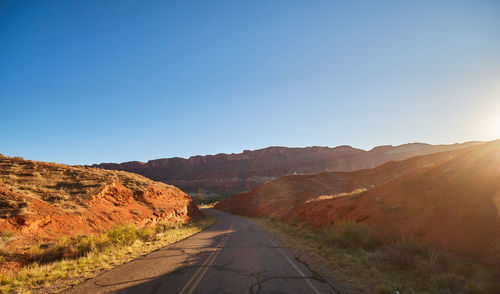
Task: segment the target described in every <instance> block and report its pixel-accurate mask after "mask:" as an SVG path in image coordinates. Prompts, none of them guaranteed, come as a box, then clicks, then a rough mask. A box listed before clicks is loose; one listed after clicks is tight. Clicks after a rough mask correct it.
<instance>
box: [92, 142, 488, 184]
mask: <svg viewBox="0 0 500 294" xmlns="http://www.w3.org/2000/svg"><path fill="white" fill-rule="evenodd" d="M475 144H478V142H469V143H464V144H454V145H428V144H420V143H413V144H406V145H401V146H380V147H376V148H374V149H372V150H370V151H364V150H361V149H356V148H352V147H350V146H339V147H335V148H328V147H307V148H286V147H269V148H265V149H260V150H255V151H248V150H245V151H244V152H243V153H238V154H234V153H233V154H217V155H207V156H193V157H190V158H189V159H184V158H165V159H156V160H150V161H148V162H147V163H143V162H138V161H131V162H124V163H120V164H116V163H101V164H98V165H93V167H99V168H103V169H110V170H124V171H128V172H133V173H137V174H141V175H144V176H146V177H148V178H150V179H153V180H156V181H161V182H164V183H168V184H172V185H175V186H177V187H179V188H181V189H182V190H184V191H186V192H198V191H204V192H208V193H217V194H236V193H240V192H244V191H249V190H251V189H253V188H255V187H257V186H259V185H261V184H263V183H266V182H268V181H271V180H273V179H276V178H280V177H282V176H285V175H290V174H295V173H297V174H314V173H320V172H324V171H354V170H359V169H365V168H373V167H376V166H378V165H380V164H382V163H385V162H387V161H391V160H404V159H407V158H410V157H413V156H417V155H425V154H430V153H435V152H441V151H448V150H454V149H460V148H464V147H467V146H472V145H475Z"/></svg>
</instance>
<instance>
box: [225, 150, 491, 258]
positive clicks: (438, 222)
mask: <svg viewBox="0 0 500 294" xmlns="http://www.w3.org/2000/svg"><path fill="white" fill-rule="evenodd" d="M359 188H364V189H366V190H365V191H363V192H360V193H353V194H352V195H349V194H347V195H338V193H342V192H352V191H353V190H355V189H359ZM336 194H337V195H336ZM321 195H330V196H329V197H319V196H321ZM322 198H331V199H323V200H322ZM217 207H218V208H220V209H223V210H227V211H231V212H234V213H241V214H245V215H265V214H269V213H278V214H281V215H282V216H284V217H285V218H286V219H298V220H300V221H303V222H306V223H310V224H313V225H315V226H327V225H329V224H332V223H333V222H335V221H337V220H345V219H349V220H354V221H358V222H363V223H366V224H369V225H371V226H373V227H374V228H376V229H377V230H379V231H381V232H383V233H386V234H394V235H411V236H413V237H415V238H417V239H419V240H420V241H422V242H424V243H426V244H429V245H432V246H436V247H438V248H442V249H445V250H449V251H451V252H454V253H458V254H466V255H471V256H476V257H480V258H483V259H488V258H490V257H491V256H492V254H494V251H495V250H498V249H499V248H500V141H495V142H491V143H487V144H485V145H482V146H475V147H470V148H467V149H462V150H456V151H449V152H443V153H437V154H432V155H426V156H420V157H415V158H411V159H409V160H405V161H401V162H391V163H388V164H384V165H382V166H380V167H378V168H375V169H370V170H362V171H356V172H348V173H323V174H318V175H312V176H300V177H285V178H282V179H279V180H277V181H274V182H271V183H269V184H266V185H263V186H261V187H259V188H257V189H255V190H253V191H251V192H250V193H245V194H241V195H238V196H236V197H234V198H231V199H228V200H227V201H224V202H222V203H221V204H219V205H218V206H217ZM495 248H496V249H495ZM497 254H498V251H497Z"/></svg>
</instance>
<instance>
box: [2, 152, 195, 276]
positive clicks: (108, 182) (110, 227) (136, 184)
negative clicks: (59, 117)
mask: <svg viewBox="0 0 500 294" xmlns="http://www.w3.org/2000/svg"><path fill="white" fill-rule="evenodd" d="M198 216H200V211H199V210H198V208H197V207H196V205H195V204H194V203H193V201H192V199H191V198H190V197H189V196H188V195H187V194H185V193H184V192H182V191H181V190H179V189H177V188H176V187H174V186H170V185H167V184H164V183H159V182H154V181H152V180H150V179H147V178H145V177H143V176H140V175H136V174H131V173H127V172H121V171H107V170H101V169H98V168H88V167H82V166H69V165H63V164H56V163H47V162H39V161H32V160H24V159H22V158H18V157H14V158H10V157H5V156H0V273H4V274H8V275H15V277H18V278H20V279H21V280H23V279H25V278H23V273H26V271H27V270H28V269H27V268H26V266H29V267H30V268H31V267H34V266H35V265H36V266H35V267H37V268H40V267H44V268H45V267H46V266H48V265H49V264H52V263H53V262H56V261H59V260H62V261H60V262H61V264H63V265H64V264H66V263H67V262H68V261H67V260H77V259H79V258H87V259H88V258H89V256H94V255H96V252H101V249H102V250H109V248H116V247H120V248H121V247H123V246H127V247H130V246H132V247H133V244H136V243H137V241H141V242H147V241H148V240H147V238H152V237H151V236H153V235H151V234H155V235H154V238H153V239H157V236H160V235H161V234H160V233H161V232H159V230H160V228H161V227H162V226H165V224H166V222H167V223H178V224H179V226H180V225H182V224H183V223H186V222H189V221H192V220H194V219H196V218H197V217H198ZM121 224H127V225H126V226H125V227H123V226H122V227H117V226H118V225H121ZM152 228H154V229H152ZM174 231H175V230H174ZM174 231H172V232H174ZM150 233H151V234H150ZM127 234H128V235H127ZM158 234H160V235H158ZM183 234H184V233H183ZM158 244H161V242H160V243H158ZM155 246H156V245H155ZM89 254H90V255H89ZM89 262H90V261H89ZM98 262H100V261H98ZM50 267H52V268H53V267H54V266H52V265H51V266H50ZM17 271H19V275H17V274H15V272H17ZM36 271H38V270H36ZM36 271H35V272H34V273H32V272H30V271H29V270H28V272H29V273H30V274H28V275H29V276H30V278H27V280H28V281H32V279H31V275H35V276H36V275H37V274H36ZM9 277H10V278H8V279H7V280H6V281H12V282H3V283H4V284H8V285H11V286H12V285H16V283H17V282H16V281H17V279H18V278H15V277H14V276H9ZM48 279H49V280H50V278H48ZM30 283H31V282H30Z"/></svg>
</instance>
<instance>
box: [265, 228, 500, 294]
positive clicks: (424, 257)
mask: <svg viewBox="0 0 500 294" xmlns="http://www.w3.org/2000/svg"><path fill="white" fill-rule="evenodd" d="M256 220H257V221H258V222H259V223H260V224H262V225H263V226H264V227H266V228H267V229H269V230H271V231H274V232H275V233H277V234H278V235H281V236H282V238H283V239H284V240H285V241H287V242H288V244H289V246H290V247H292V248H297V249H301V250H306V251H308V252H311V253H313V254H314V255H316V256H319V257H321V258H324V259H326V260H327V261H328V262H329V263H330V265H331V266H332V267H333V268H334V269H335V271H336V273H337V274H338V275H339V276H340V277H341V278H342V279H343V280H344V281H345V282H346V283H347V284H349V285H350V286H352V287H353V288H354V289H357V290H359V291H362V292H366V293H381V294H385V293H387V294H389V293H398V291H399V293H450V294H451V293H491V294H494V293H500V279H499V273H498V272H497V271H496V270H494V269H491V268H488V267H485V266H482V265H480V264H478V263H476V262H473V261H464V260H463V259H459V258H457V257H454V256H451V255H449V254H445V253H444V252H441V251H439V250H436V249H432V248H427V247H424V246H422V245H420V244H418V243H416V242H414V241H413V240H411V239H388V238H383V237H381V236H379V235H378V234H377V233H375V232H374V231H373V230H372V229H371V228H370V227H369V226H366V225H363V224H359V223H355V222H339V223H337V224H335V225H333V226H331V227H329V228H326V229H324V230H317V229H313V228H310V227H307V226H305V225H303V224H298V225H295V226H293V225H289V224H285V223H280V222H278V221H276V220H269V219H256Z"/></svg>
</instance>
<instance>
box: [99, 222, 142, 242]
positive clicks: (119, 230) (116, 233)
mask: <svg viewBox="0 0 500 294" xmlns="http://www.w3.org/2000/svg"><path fill="white" fill-rule="evenodd" d="M106 236H107V237H108V238H109V242H110V243H111V244H113V245H115V244H116V245H125V246H129V245H132V243H134V242H135V240H137V228H136V227H135V226H134V225H121V226H118V227H116V228H114V229H112V230H110V231H108V232H106Z"/></svg>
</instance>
